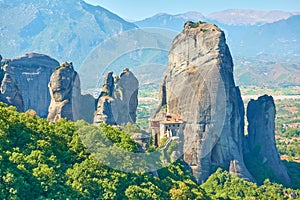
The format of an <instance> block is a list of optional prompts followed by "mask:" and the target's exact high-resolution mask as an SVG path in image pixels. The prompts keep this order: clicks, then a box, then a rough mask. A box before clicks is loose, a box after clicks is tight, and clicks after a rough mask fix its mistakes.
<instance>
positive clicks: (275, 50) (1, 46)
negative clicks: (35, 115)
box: [0, 0, 300, 88]
mask: <svg viewBox="0 0 300 200" xmlns="http://www.w3.org/2000/svg"><path fill="white" fill-rule="evenodd" d="M0 11H1V17H0V37H1V40H0V54H1V55H2V56H3V57H4V58H11V57H18V56H20V55H22V54H25V53H29V52H38V53H42V54H47V55H49V56H51V57H53V58H55V59H57V60H58V61H60V62H64V61H69V62H70V61H72V62H73V64H74V68H75V69H77V70H78V69H79V68H80V69H82V70H79V73H80V74H85V73H86V69H87V68H86V67H87V66H86V65H89V63H90V62H88V61H90V60H91V57H90V55H94V58H93V59H92V60H93V61H97V62H98V63H102V60H103V59H104V60H105V63H108V64H110V63H111V62H112V63H115V65H117V64H119V63H120V62H121V61H122V59H121V60H120V58H118V56H120V55H114V57H113V59H117V60H119V61H120V62H115V60H112V61H110V60H108V61H106V60H107V58H103V56H99V55H98V58H96V57H95V55H96V54H95V52H93V51H94V50H95V49H97V48H98V49H99V46H100V48H102V47H105V49H104V52H110V50H112V49H115V48H120V46H122V44H119V45H116V46H114V45H111V46H110V47H108V48H106V47H107V46H105V45H104V46H103V45H102V44H103V41H107V39H111V38H113V37H115V36H119V35H120V34H121V35H122V34H123V33H124V32H126V31H129V30H136V29H137V28H138V27H140V28H142V29H144V28H146V27H156V28H157V30H159V29H161V28H164V29H170V30H172V31H173V33H172V34H168V35H167V38H168V39H167V41H166V40H165V38H164V36H162V34H157V32H159V31H157V30H156V32H155V33H150V32H147V33H145V34H144V36H140V38H149V42H148V43H152V44H158V45H157V48H163V49H169V47H170V44H171V41H170V39H169V38H170V37H171V35H172V36H173V35H175V34H174V32H175V33H176V32H178V31H180V30H182V27H183V26H184V23H185V22H186V21H207V22H212V23H215V24H217V25H218V26H219V27H220V28H221V29H223V30H224V31H225V33H226V37H227V38H226V39H227V42H228V44H229V47H230V50H231V52H232V54H233V57H234V62H235V65H236V67H237V68H239V67H240V66H239V63H241V62H242V61H243V60H247V59H248V58H250V59H251V60H253V59H255V60H259V62H260V61H265V60H266V61H271V62H276V63H290V62H292V63H295V62H296V63H297V62H299V61H300V59H299V58H300V57H299V55H300V35H299V34H298V33H299V31H300V27H299V26H298V24H299V20H300V15H298V14H299V12H283V11H255V10H225V11H220V12H215V13H211V14H209V15H207V16H204V15H203V14H201V13H199V12H187V13H184V14H177V15H171V14H166V13H159V14H157V15H155V16H153V17H150V18H146V19H144V20H141V21H136V22H134V23H131V22H128V21H126V20H124V19H122V18H121V17H119V16H118V15H116V14H114V13H112V12H110V11H108V10H106V9H104V8H102V7H100V6H93V5H90V4H87V3H85V2H84V1H83V0H69V1H59V0H51V1H50V0H48V1H42V0H26V1H21V0H15V1H9V0H2V1H0ZM161 32H163V31H161ZM135 34H136V33H135ZM163 35H164V34H163ZM165 35H166V34H165ZM121 37H122V36H121ZM129 40H130V41H129ZM110 43H112V42H110ZM128 44H130V46H131V47H130V49H132V47H138V48H140V47H141V46H143V45H144V44H143V43H142V44H137V43H136V39H134V38H133V39H132V38H131V39H128ZM101 45H102V47H101ZM148 46H149V45H148ZM122 48H123V47H122ZM98 52H103V51H98ZM140 52H141V51H137V52H135V53H134V52H133V53H130V54H128V55H129V57H130V59H127V60H126V62H125V64H126V65H128V66H125V67H131V66H129V65H130V63H134V64H133V65H134V67H136V66H145V65H147V64H148V63H150V62H152V61H153V60H155V58H157V57H156V56H155V55H158V54H159V53H153V51H152V52H150V53H149V49H148V52H147V53H142V54H141V53H140ZM133 54H134V55H133ZM161 55H162V58H160V59H156V60H155V64H158V65H160V66H166V62H167V52H164V53H163V54H161ZM116 56H117V57H116ZM142 57H143V58H142ZM132 58H133V59H132ZM140 58H141V59H140ZM123 60H124V59H123ZM132 61H134V62H132ZM144 61H147V62H146V63H145V62H144ZM103 65H104V64H103V63H102V64H101V67H102V68H103ZM82 66H83V67H82ZM252 66H253V65H252ZM283 66H284V65H283ZM96 67H97V66H96ZM104 67H105V66H104ZM122 67H123V66H122ZM122 67H121V68H122ZM240 69H243V70H244V72H243V71H240V73H241V74H244V73H246V72H247V70H248V68H247V67H245V66H243V67H242V68H240ZM97 73H98V71H97ZM99 73H101V72H99ZM297 73H298V74H299V73H300V72H299V71H297ZM297 73H294V74H293V75H292V76H297ZM93 75H94V76H95V74H93ZM252 75H253V76H257V75H259V74H255V73H254V74H252ZM86 76H89V75H88V74H86ZM137 76H138V74H137ZM238 79H239V76H237V80H238ZM83 80H85V79H83ZM87 80H88V79H87ZM252 80H253V79H252ZM291 80H296V78H292V79H291ZM92 82H93V83H95V81H92ZM250 82H251V81H250ZM252 82H253V81H252ZM283 82H286V81H285V80H283ZM238 83H239V81H238ZM84 84H85V83H83V88H85V87H84ZM257 84H260V83H257ZM297 84H299V83H297ZM87 85H88V84H87ZM87 87H88V86H87Z"/></svg>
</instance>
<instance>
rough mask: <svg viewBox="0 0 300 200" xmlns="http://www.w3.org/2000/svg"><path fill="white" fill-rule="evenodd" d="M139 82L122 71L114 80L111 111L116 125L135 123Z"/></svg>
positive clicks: (129, 73)
mask: <svg viewBox="0 0 300 200" xmlns="http://www.w3.org/2000/svg"><path fill="white" fill-rule="evenodd" d="M138 88H139V82H138V80H137V78H136V77H135V76H134V75H133V73H132V72H131V71H129V70H126V69H125V70H124V71H123V72H122V73H121V74H120V78H118V79H117V80H116V85H115V89H114V93H113V97H114V99H115V101H113V102H112V111H113V114H114V118H115V120H116V123H117V124H125V123H127V122H131V123H135V122H136V109H137V106H138Z"/></svg>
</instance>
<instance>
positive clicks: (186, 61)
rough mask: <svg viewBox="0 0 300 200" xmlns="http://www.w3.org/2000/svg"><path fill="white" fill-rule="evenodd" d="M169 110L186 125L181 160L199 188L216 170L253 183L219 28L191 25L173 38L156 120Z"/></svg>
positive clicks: (239, 107) (238, 103) (237, 94)
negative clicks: (191, 172)
mask: <svg viewBox="0 0 300 200" xmlns="http://www.w3.org/2000/svg"><path fill="white" fill-rule="evenodd" d="M165 107H166V108H167V112H168V113H173V114H177V115H180V116H181V118H182V119H183V120H184V121H186V126H185V129H184V155H183V159H184V161H185V162H186V163H187V164H188V165H189V166H190V167H191V169H192V171H193V174H194V175H195V177H196V179H197V181H198V182H199V183H201V182H203V181H205V180H206V179H207V178H208V176H209V175H210V174H211V173H212V169H213V168H214V167H218V166H219V167H223V168H225V169H228V170H230V172H232V173H234V174H236V175H237V176H239V177H243V178H245V179H248V180H251V181H254V178H253V177H252V175H251V174H250V173H249V171H248V169H247V168H246V166H245V164H244V160H243V153H242V152H243V151H242V140H243V136H244V132H243V128H244V122H243V120H244V107H243V103H242V99H241V95H240V91H239V88H238V87H236V86H235V83H234V79H233V62H232V58H231V54H230V51H229V48H228V46H227V44H226V41H225V35H224V32H223V31H221V30H220V29H219V28H218V27H217V26H215V25H213V24H207V23H202V22H199V23H193V22H187V23H186V24H185V27H184V30H183V31H182V32H181V33H180V34H179V35H178V36H177V37H176V38H175V39H174V41H173V44H172V48H171V51H170V53H169V64H168V67H167V71H166V73H165V77H164V80H163V83H162V86H161V93H160V105H159V107H158V109H157V111H156V112H155V113H154V115H153V118H155V119H159V118H160V117H161V116H163V114H162V113H163V112H164V108H165Z"/></svg>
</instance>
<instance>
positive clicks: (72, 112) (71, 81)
mask: <svg viewBox="0 0 300 200" xmlns="http://www.w3.org/2000/svg"><path fill="white" fill-rule="evenodd" d="M49 91H50V95H51V103H50V106H49V114H48V117H47V119H48V120H49V121H51V122H57V121H58V120H60V119H61V118H66V119H68V120H72V121H76V120H79V119H84V120H85V121H87V122H92V119H91V117H90V116H93V114H91V111H93V110H94V104H95V100H94V99H93V98H92V97H91V96H87V95H85V96H82V95H81V89H80V79H79V75H78V74H77V72H76V71H75V70H74V67H73V65H72V63H63V64H61V65H60V66H59V67H58V68H57V69H56V70H55V71H54V72H53V74H52V75H51V78H50V83H49Z"/></svg>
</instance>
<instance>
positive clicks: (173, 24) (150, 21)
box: [135, 12, 205, 32]
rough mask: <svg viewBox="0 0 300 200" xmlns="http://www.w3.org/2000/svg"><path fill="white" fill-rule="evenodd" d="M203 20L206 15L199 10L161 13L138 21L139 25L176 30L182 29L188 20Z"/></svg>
mask: <svg viewBox="0 0 300 200" xmlns="http://www.w3.org/2000/svg"><path fill="white" fill-rule="evenodd" d="M189 20H190V21H203V20H205V17H204V16H203V15H202V14H201V13H199V12H187V13H184V14H178V15H170V14H167V13H159V14H157V15H154V16H153V17H149V18H146V19H144V20H141V21H136V22H135V24H136V25H138V26H139V27H160V28H167V29H172V30H176V31H178V32H179V31H181V30H182V28H183V25H184V23H185V22H186V21H189Z"/></svg>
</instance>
